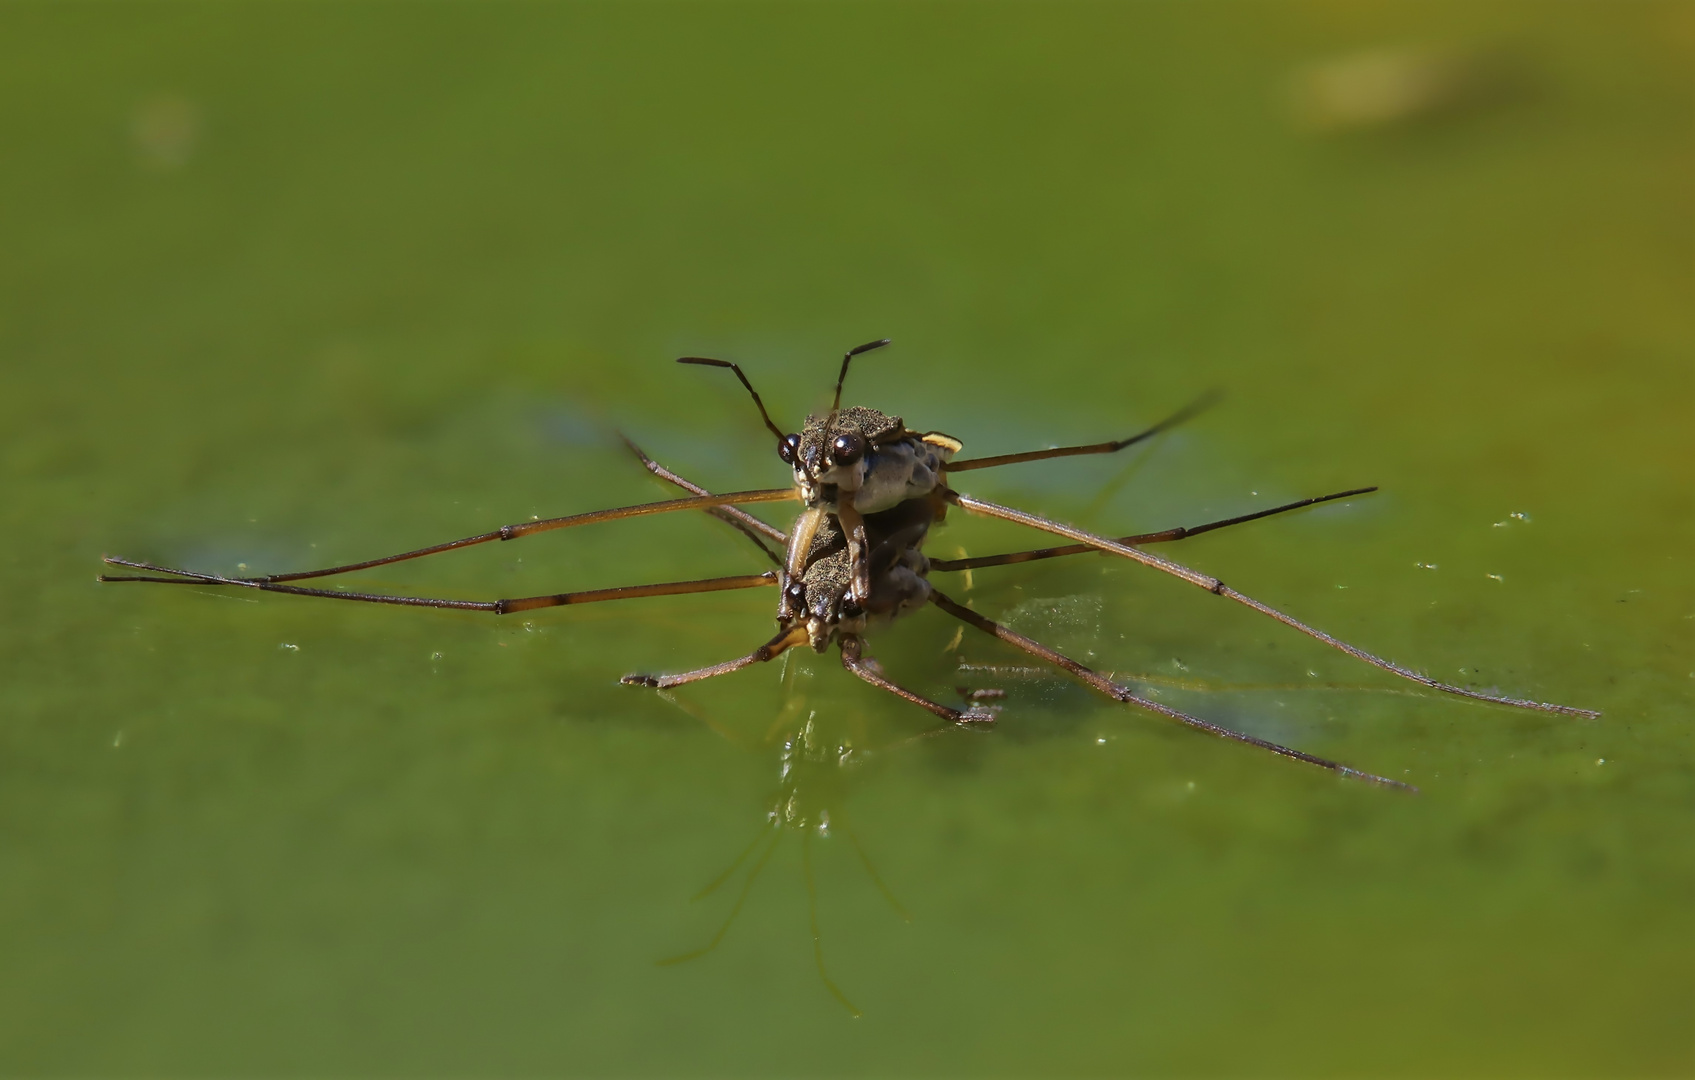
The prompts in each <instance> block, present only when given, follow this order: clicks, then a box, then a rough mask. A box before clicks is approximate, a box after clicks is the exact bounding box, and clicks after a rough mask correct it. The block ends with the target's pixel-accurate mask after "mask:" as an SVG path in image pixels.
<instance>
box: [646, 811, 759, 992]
mask: <svg viewBox="0 0 1695 1080" xmlns="http://www.w3.org/2000/svg"><path fill="white" fill-rule="evenodd" d="M770 828H771V842H770V844H768V845H767V846H766V848H765V854H763V855H761V856H760V857H759V861H758V862H756V863H754V864H753V869H752V870H749V871H748V872H747V880H746V881H743V882H742V891H741V893H740V894H739V895H738V896H737V897H736V903H735V906H734V907H732V908H731V909H730V915H729V917H728V918H726V919H725V920H724V925H723V926H720V927H719V928H718V932H717V933H716V934H713V935H712V940H711V941H708V942H707V943H706V944H705V945H703V946H701V947H700V948H698V949H693V950H691V951H689V952H686V953H679V954H678V955H676V956H669V957H666V958H665V959H664V960H661V961H659V966H660V967H670V966H671V965H672V964H681V963H684V962H685V961H688V960H695V959H699V958H700V957H702V956H705V955H706V954H707V953H709V952H711V951H712V950H713V949H716V948H717V947H718V943H719V942H720V941H723V940H724V935H725V934H727V933H729V932H730V926H731V925H732V924H733V923H734V922H735V921H736V916H737V915H740V914H741V913H742V905H743V904H745V903H746V902H747V894H748V893H750V892H752V891H753V883H754V882H755V881H758V880H759V873H760V871H762V870H764V869H765V864H766V863H768V862H770V861H771V853H772V852H774V851H776V850H777V841H778V840H781V839H782V838H783V830H782V829H780V828H778V827H777V826H776V825H775V824H773V825H772V826H771V827H770ZM754 842H755V843H758V841H757V840H756V841H754ZM750 850H751V849H750ZM743 858H746V856H745V855H744V856H743ZM731 869H732V870H733V869H734V868H733V867H732V868H731ZM726 876H728V875H726ZM716 887H717V886H716V885H713V886H709V887H708V891H710V890H711V889H712V888H716ZM703 895H704V894H703Z"/></svg>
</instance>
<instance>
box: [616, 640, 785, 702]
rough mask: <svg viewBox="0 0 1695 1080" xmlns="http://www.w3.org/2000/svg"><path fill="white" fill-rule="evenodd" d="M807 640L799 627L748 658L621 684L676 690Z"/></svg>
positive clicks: (630, 678)
mask: <svg viewBox="0 0 1695 1080" xmlns="http://www.w3.org/2000/svg"><path fill="white" fill-rule="evenodd" d="M805 640H806V629H805V627H796V628H795V629H793V630H785V631H783V632H782V633H780V634H778V635H777V636H776V637H774V638H772V639H771V640H770V641H767V642H766V643H765V644H763V645H761V646H760V647H759V648H757V649H755V650H753V651H752V652H750V653H748V654H747V655H746V656H743V657H739V658H737V659H735V660H726V661H724V662H723V663H722V664H713V665H712V666H711V667H703V668H696V669H695V670H693V671H684V672H679V673H678V674H676V675H626V676H624V677H623V678H622V679H620V680H618V681H619V682H621V683H623V684H624V685H625V686H652V687H657V688H658V689H660V690H667V689H669V688H671V687H673V686H682V685H683V684H684V683H692V682H699V681H701V680H702V679H710V678H712V677H713V676H715V675H728V674H729V673H730V672H732V671H740V670H741V669H742V668H745V667H752V666H753V665H754V664H762V663H764V662H765V661H767V660H769V659H771V658H772V657H774V656H776V655H778V654H779V653H781V652H782V651H783V650H784V649H788V648H792V647H793V646H795V645H799V644H800V643H802V642H803V641H805Z"/></svg>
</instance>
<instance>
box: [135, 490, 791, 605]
mask: <svg viewBox="0 0 1695 1080" xmlns="http://www.w3.org/2000/svg"><path fill="white" fill-rule="evenodd" d="M794 498H796V495H795V493H794V490H793V489H792V488H766V489H763V490H760V491H732V492H730V493H728V494H726V495H694V496H690V497H689V498H687V499H667V500H665V501H663V502H653V503H641V504H639V505H636V506H620V507H617V508H616V509H612V510H594V511H591V512H589V513H586V514H571V515H569V516H567V517H557V518H546V519H544V520H541V521H524V522H520V523H518V524H515V525H502V526H501V527H500V528H498V529H496V530H494V531H493V532H486V533H481V534H479V535H477V536H467V537H464V538H463V539H459V540H449V541H447V542H446V543H444V544H431V545H430V546H429V547H425V548H419V549H417V550H416V551H403V552H401V553H400V554H399V555H385V556H384V557H382V558H380V559H367V560H365V561H364V562H357V563H347V564H345V565H343V566H329V567H325V568H324V569H322V570H300V571H297V572H295V573H292V574H267V575H265V576H263V577H251V578H241V579H234V578H231V579H227V580H231V581H234V580H241V581H251V582H282V581H303V580H305V579H307V578H320V577H329V576H330V575H332V574H347V573H351V572H353V571H354V570H369V569H370V568H371V567H373V566H387V565H388V564H389V563H397V562H405V561H406V560H407V559H421V558H423V557H424V556H425V555H435V554H438V553H440V552H443V551H457V550H458V549H459V548H466V547H471V546H473V545H476V544H486V543H488V542H489V541H491V540H516V539H518V538H519V537H521V536H531V535H534V534H535V533H539V532H547V531H548V530H550V529H568V528H570V527H571V526H573V525H593V524H595V523H597V522H601V521H617V520H619V519H621V518H630V517H642V516H645V515H647V514H667V513H670V512H671V511H673V510H707V509H710V508H712V507H715V506H729V505H731V504H734V503H762V502H787V501H789V500H791V499H794ZM106 561H107V562H109V563H114V564H116V565H118V566H130V565H133V564H131V563H129V562H126V561H125V560H123V559H114V558H108V559H106Z"/></svg>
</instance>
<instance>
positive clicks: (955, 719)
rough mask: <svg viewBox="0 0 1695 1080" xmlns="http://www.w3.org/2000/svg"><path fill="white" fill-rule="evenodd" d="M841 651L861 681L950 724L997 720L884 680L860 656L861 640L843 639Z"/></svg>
mask: <svg viewBox="0 0 1695 1080" xmlns="http://www.w3.org/2000/svg"><path fill="white" fill-rule="evenodd" d="M841 649H842V666H843V667H845V668H847V669H848V670H849V671H851V672H853V673H854V674H855V675H858V676H859V677H860V678H861V679H864V680H865V681H866V682H868V683H870V684H871V685H872V686H875V687H877V688H878V689H879V690H887V691H888V692H889V693H891V694H893V695H895V696H896V697H898V698H903V699H905V700H907V701H910V702H912V703H913V704H914V705H917V706H918V707H919V708H921V709H928V710H929V711H931V712H933V713H935V714H936V715H937V716H939V717H941V718H942V719H943V720H946V721H948V722H949V723H953V724H984V723H992V722H993V721H994V719H995V717H994V714H993V713H987V712H984V711H982V710H981V709H970V710H968V711H966V712H960V711H959V710H958V709H950V708H948V707H947V706H946V705H939V704H937V703H936V702H934V701H931V700H930V699H929V698H926V697H920V696H918V695H917V694H915V693H913V692H912V691H911V690H908V689H907V688H906V687H904V686H897V685H896V684H894V683H892V682H890V681H889V680H887V679H885V678H883V676H882V675H881V674H880V673H879V672H878V671H877V668H876V666H875V665H874V664H872V663H871V662H870V661H869V660H866V659H865V658H864V657H863V656H861V655H860V653H861V649H862V644H861V641H860V639H859V638H856V637H844V638H842V639H841Z"/></svg>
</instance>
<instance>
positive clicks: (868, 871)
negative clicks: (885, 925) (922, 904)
mask: <svg viewBox="0 0 1695 1080" xmlns="http://www.w3.org/2000/svg"><path fill="white" fill-rule="evenodd" d="M836 820H837V821H838V822H839V823H840V824H841V827H842V832H843V833H846V834H847V838H848V842H849V843H850V844H852V845H853V850H854V853H855V854H857V855H858V856H859V861H860V863H861V864H862V865H863V866H864V867H865V876H866V877H868V878H870V879H871V884H873V885H875V886H877V891H878V892H880V893H882V894H883V899H884V900H887V901H888V902H889V906H890V907H892V908H894V909H895V914H896V915H899V916H900V917H901V921H902V922H911V921H912V914H911V913H910V912H908V911H907V910H906V908H904V907H902V906H901V902H900V901H899V900H896V899H895V894H894V893H892V892H890V891H889V887H888V886H887V885H885V884H883V878H882V875H880V874H878V873H877V868H876V867H875V866H872V865H871V856H870V855H867V854H866V853H865V845H863V844H861V843H860V842H859V837H858V836H856V835H854V831H853V829H852V827H851V826H849V825H848V823H847V815H846V814H844V813H842V811H841V809H840V808H837V810H836Z"/></svg>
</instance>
